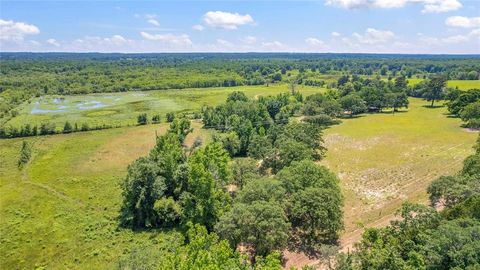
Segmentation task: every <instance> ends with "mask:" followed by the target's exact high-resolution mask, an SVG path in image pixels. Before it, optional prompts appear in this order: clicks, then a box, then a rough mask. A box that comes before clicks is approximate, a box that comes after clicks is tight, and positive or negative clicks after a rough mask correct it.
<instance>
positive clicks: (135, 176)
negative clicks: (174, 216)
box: [121, 157, 167, 228]
mask: <svg viewBox="0 0 480 270" xmlns="http://www.w3.org/2000/svg"><path fill="white" fill-rule="evenodd" d="M122 188H123V207H122V217H121V218H122V223H123V225H125V226H131V227H133V228H145V227H155V226H157V225H158V224H159V220H158V217H157V214H156V212H155V210H154V204H155V201H157V200H158V199H160V198H161V197H162V196H163V195H164V193H165V191H166V189H167V187H166V184H165V180H164V179H163V178H162V177H160V176H159V166H158V165H157V164H155V163H154V162H153V161H152V160H151V159H149V158H147V157H142V158H139V159H137V160H136V161H135V162H134V163H132V164H130V165H129V166H128V174H127V177H126V178H125V180H124V182H123V185H122Z"/></svg>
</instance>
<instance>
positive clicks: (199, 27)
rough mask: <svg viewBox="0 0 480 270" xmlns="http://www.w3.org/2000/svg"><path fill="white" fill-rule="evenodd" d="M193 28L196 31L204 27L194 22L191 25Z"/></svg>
mask: <svg viewBox="0 0 480 270" xmlns="http://www.w3.org/2000/svg"><path fill="white" fill-rule="evenodd" d="M192 28H193V30H197V31H203V30H204V29H205V27H204V26H203V25H201V24H196V25H194V26H192Z"/></svg>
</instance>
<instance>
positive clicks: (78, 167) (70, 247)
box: [0, 123, 210, 269]
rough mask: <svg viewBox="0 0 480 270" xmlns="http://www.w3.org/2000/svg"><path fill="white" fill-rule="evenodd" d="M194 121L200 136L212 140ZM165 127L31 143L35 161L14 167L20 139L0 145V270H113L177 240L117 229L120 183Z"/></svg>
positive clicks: (40, 139)
mask: <svg viewBox="0 0 480 270" xmlns="http://www.w3.org/2000/svg"><path fill="white" fill-rule="evenodd" d="M200 126H201V125H200V124H199V123H195V124H194V128H195V129H194V132H193V134H191V135H189V136H188V137H187V144H188V143H189V142H190V143H191V142H192V141H193V140H194V138H195V137H197V136H200V137H203V138H204V140H207V141H208V139H209V138H210V136H209V131H207V130H202V129H200ZM166 128H167V124H161V125H148V126H140V127H126V128H118V129H108V130H101V131H91V132H80V133H73V134H68V135H54V136H42V137H35V138H32V137H30V138H27V140H28V141H29V142H31V143H32V144H33V149H34V151H33V152H34V153H33V157H32V160H31V162H30V164H29V165H28V166H27V167H26V168H25V169H24V170H23V171H19V170H18V169H17V166H16V162H17V160H18V152H19V147H20V146H21V143H22V141H23V139H20V138H19V139H3V140H0V156H1V162H0V191H1V195H0V216H1V217H2V218H1V220H0V235H1V238H0V258H1V260H0V269H35V268H36V267H45V268H46V269H108V268H113V267H114V266H115V264H116V263H117V261H118V260H119V258H121V257H122V256H123V255H124V254H129V253H130V250H131V248H132V247H137V246H142V247H145V248H147V249H149V248H160V247H161V245H160V244H161V243H166V244H165V245H166V246H168V245H170V246H173V244H172V243H174V242H175V241H179V240H178V237H175V236H174V235H173V233H172V232H162V231H158V232H153V233H152V232H149V233H145V232H132V231H131V230H124V229H120V228H118V220H117V216H118V214H119V208H120V204H121V190H120V186H119V183H120V181H121V179H122V178H123V177H124V176H125V174H126V169H127V165H128V164H129V163H130V162H131V161H133V160H135V159H136V158H138V157H139V156H142V155H145V154H147V153H148V151H149V150H150V149H151V148H152V147H153V145H154V142H155V132H158V133H159V134H160V133H162V132H163V131H165V130H166Z"/></svg>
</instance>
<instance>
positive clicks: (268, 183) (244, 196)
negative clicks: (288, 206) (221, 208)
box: [236, 178, 286, 204]
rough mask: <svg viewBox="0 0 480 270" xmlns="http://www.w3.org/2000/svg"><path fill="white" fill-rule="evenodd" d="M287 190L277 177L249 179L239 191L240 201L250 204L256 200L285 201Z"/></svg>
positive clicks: (238, 197) (238, 198)
mask: <svg viewBox="0 0 480 270" xmlns="http://www.w3.org/2000/svg"><path fill="white" fill-rule="evenodd" d="M285 195H286V191H285V189H284V188H283V187H282V183H281V182H280V181H278V180H276V179H269V178H257V179H253V180H251V181H249V182H248V183H247V185H245V187H243V189H242V190H241V191H240V192H239V193H238V195H237V198H236V200H237V201H238V202H241V203H244V204H249V203H252V202H255V201H267V202H277V203H285Z"/></svg>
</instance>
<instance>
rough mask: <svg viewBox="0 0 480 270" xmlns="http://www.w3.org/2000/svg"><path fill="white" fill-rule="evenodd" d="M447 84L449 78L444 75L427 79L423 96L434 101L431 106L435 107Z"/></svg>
mask: <svg viewBox="0 0 480 270" xmlns="http://www.w3.org/2000/svg"><path fill="white" fill-rule="evenodd" d="M446 86H447V79H446V78H445V77H444V76H435V77H432V78H431V79H430V80H428V81H427V85H426V88H425V92H424V93H423V97H424V98H425V99H427V101H431V102H432V103H431V104H430V107H433V105H434V102H435V100H440V99H441V98H442V97H443V94H444V91H445V87H446Z"/></svg>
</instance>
